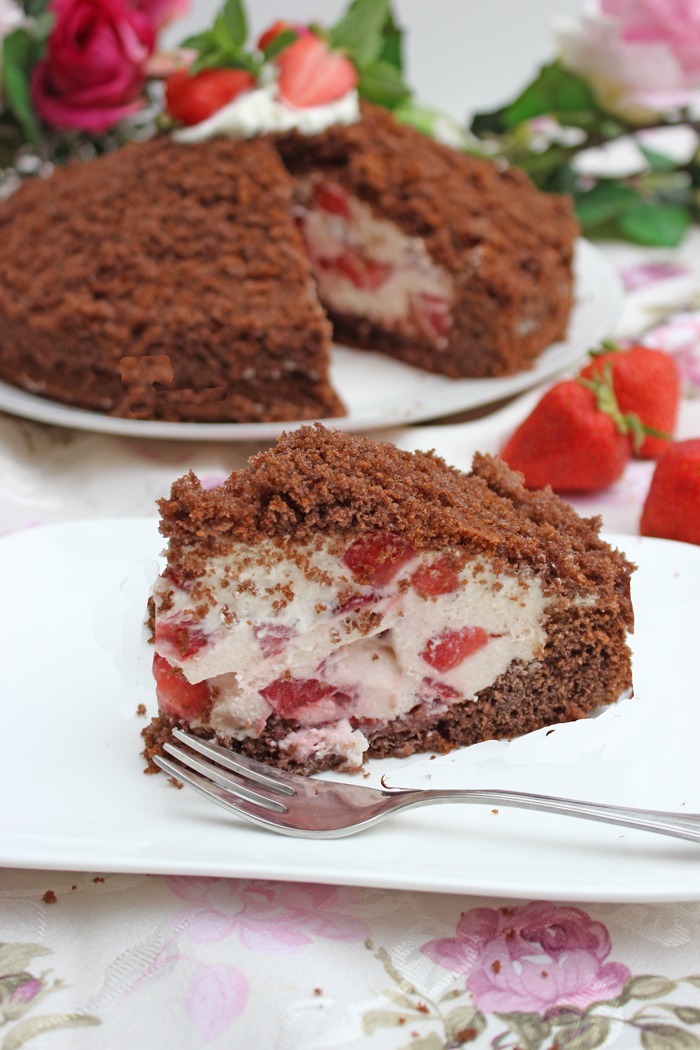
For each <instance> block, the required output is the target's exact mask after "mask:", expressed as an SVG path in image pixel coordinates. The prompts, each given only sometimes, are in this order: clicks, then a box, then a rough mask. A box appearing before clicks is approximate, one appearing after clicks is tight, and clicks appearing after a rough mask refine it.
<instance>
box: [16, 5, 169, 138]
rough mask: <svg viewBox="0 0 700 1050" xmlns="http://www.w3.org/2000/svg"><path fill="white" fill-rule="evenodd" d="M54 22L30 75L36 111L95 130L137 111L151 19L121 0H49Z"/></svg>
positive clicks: (51, 120)
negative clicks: (54, 18) (44, 56)
mask: <svg viewBox="0 0 700 1050" xmlns="http://www.w3.org/2000/svg"><path fill="white" fill-rule="evenodd" d="M51 10H52V11H53V12H54V14H55V15H56V24H55V26H54V28H53V31H52V33H51V36H50V37H49V42H48V50H47V55H46V58H45V59H44V60H43V61H42V62H40V63H39V64H38V65H37V66H36V68H35V70H34V73H33V77H32V98H33V101H34V106H35V108H36V111H37V113H38V114H39V116H40V117H41V118H42V120H44V121H45V122H46V123H47V124H49V125H51V126H52V127H55V128H77V129H79V130H81V131H88V132H92V133H93V134H98V133H99V132H101V131H106V130H107V129H108V128H111V127H113V126H114V125H115V124H117V123H118V122H119V121H120V120H122V119H123V118H124V117H127V116H129V115H130V114H131V113H134V112H136V110H138V109H139V108H140V107H141V105H142V100H141V99H140V98H139V95H140V93H141V89H142V88H143V84H144V81H145V77H146V64H147V62H148V59H149V56H150V55H151V53H152V51H153V46H154V43H155V31H154V29H153V26H152V24H151V21H150V19H149V18H148V17H147V16H146V15H145V14H144V13H143V12H142V11H136V10H134V9H132V8H131V7H129V6H128V4H127V3H126V0H54V2H53V4H52V5H51Z"/></svg>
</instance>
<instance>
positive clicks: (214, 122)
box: [172, 79, 360, 143]
mask: <svg viewBox="0 0 700 1050" xmlns="http://www.w3.org/2000/svg"><path fill="white" fill-rule="evenodd" d="M359 119H360V100H359V96H358V94H357V91H354V90H353V91H348V92H347V93H346V94H345V95H343V96H342V98H339V99H337V100H336V101H335V102H329V103H328V104H327V105H325V106H307V107H305V108H303V109H297V108H295V107H294V106H289V105H287V104H286V103H285V102H282V101H281V100H280V98H279V97H278V93H277V82H276V80H275V79H271V80H270V81H269V82H268V83H263V84H262V85H261V86H260V87H257V88H253V89H252V90H251V91H246V92H244V93H243V94H242V95H239V96H238V97H237V98H235V99H234V100H233V101H232V102H229V103H228V105H226V106H223V107H222V108H221V109H219V110H217V111H216V113H213V114H212V115H211V116H210V117H208V118H207V120H203V121H201V122H200V123H199V124H193V125H192V126H191V127H186V128H178V130H177V131H173V133H172V137H173V140H174V141H175V142H181V143H193V142H206V141H207V140H208V139H213V138H229V139H249V138H253V136H255V135H269V134H274V133H281V132H285V131H298V132H299V133H300V134H302V135H317V134H318V133H319V132H321V131H325V129H326V128H329V127H331V126H332V125H333V124H354V123H355V121H357V120H359Z"/></svg>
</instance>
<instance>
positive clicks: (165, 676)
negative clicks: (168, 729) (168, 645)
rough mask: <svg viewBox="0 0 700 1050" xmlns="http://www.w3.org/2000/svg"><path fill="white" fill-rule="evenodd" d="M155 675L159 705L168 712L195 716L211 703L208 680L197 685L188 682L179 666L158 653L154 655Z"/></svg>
mask: <svg viewBox="0 0 700 1050" xmlns="http://www.w3.org/2000/svg"><path fill="white" fill-rule="evenodd" d="M153 677H154V678H155V680H156V696H157V697H158V706H159V708H160V709H161V711H165V712H166V713H167V714H171V715H176V716H178V717H180V718H194V717H196V716H197V715H199V714H201V712H202V711H203V710H204V708H205V707H206V706H207V704H208V703H209V686H208V684H207V683H206V682H197V684H196V685H193V684H192V682H188V681H187V679H186V678H185V676H184V674H183V673H182V671H181V670H180V669H179V668H178V667H172V666H171V665H170V664H169V663H168V661H167V660H165V659H164V658H163V657H162V656H159V655H158V653H154V655H153Z"/></svg>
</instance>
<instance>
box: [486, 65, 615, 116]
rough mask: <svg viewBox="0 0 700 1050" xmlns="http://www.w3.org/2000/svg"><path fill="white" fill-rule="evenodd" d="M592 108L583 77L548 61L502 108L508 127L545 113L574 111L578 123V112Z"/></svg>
mask: <svg viewBox="0 0 700 1050" xmlns="http://www.w3.org/2000/svg"><path fill="white" fill-rule="evenodd" d="M596 110H597V104H596V100H595V97H594V95H593V93H592V91H591V89H590V88H589V86H588V84H587V83H586V81H585V80H583V79H582V78H581V77H579V76H577V75H576V74H575V73H570V72H569V71H568V70H566V69H564V68H563V67H562V66H560V65H559V63H558V62H552V63H550V64H549V65H547V66H543V67H542V68H541V69H540V72H539V75H538V76H537V77H536V79H535V80H533V82H532V83H531V84H529V85H528V86H527V87H526V88H525V90H524V91H523V92H522V93H521V94H520V95H519V96H518V98H516V99H515V101H514V102H512V103H511V104H510V105H509V106H507V107H506V108H505V111H504V113H503V120H504V123H505V125H506V127H510V128H512V127H515V125H517V124H522V122H523V121H525V120H532V118H533V117H541V116H544V115H545V114H547V115H550V116H554V117H560V118H564V117H565V116H567V115H568V117H569V118H571V117H572V116H574V115H576V116H577V123H578V122H580V121H581V119H582V118H581V114H582V113H585V114H589V113H590V112H591V111H596ZM562 123H564V124H566V123H570V119H569V120H565V119H562Z"/></svg>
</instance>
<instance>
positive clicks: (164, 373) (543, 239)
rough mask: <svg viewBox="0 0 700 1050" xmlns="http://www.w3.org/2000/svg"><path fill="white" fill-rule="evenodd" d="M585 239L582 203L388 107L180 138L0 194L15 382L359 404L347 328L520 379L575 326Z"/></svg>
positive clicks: (125, 411) (103, 402)
mask: <svg viewBox="0 0 700 1050" xmlns="http://www.w3.org/2000/svg"><path fill="white" fill-rule="evenodd" d="M243 101H244V100H242V102H241V104H243ZM236 104H237V103H236ZM576 232H577V227H576V223H575V220H574V218H573V214H572V210H571V206H570V203H569V201H568V200H567V199H565V198H563V197H553V196H550V195H546V194H543V193H540V192H539V191H538V190H536V189H535V188H534V186H533V185H532V184H531V183H530V182H529V180H528V179H527V178H526V176H525V175H523V174H522V173H519V172H517V171H515V170H512V169H509V168H502V167H499V166H497V165H495V164H494V163H492V162H491V161H489V160H486V159H482V158H477V157H473V156H470V155H468V154H466V153H464V152H460V151H457V150H454V149H451V148H449V147H447V146H444V145H441V144H440V143H438V142H435V141H433V140H432V139H430V138H428V137H427V136H425V135H423V134H421V133H420V132H418V131H416V130H415V129H413V128H411V127H407V126H404V125H401V124H399V123H398V122H397V121H396V120H395V118H394V117H393V115H392V114H391V113H389V112H388V111H385V110H383V109H380V108H379V107H377V106H373V105H370V104H367V103H365V104H364V105H363V106H362V109H361V111H360V112H359V118H358V119H356V120H352V121H347V122H344V123H336V124H331V125H330V126H329V127H327V128H326V129H325V130H323V131H321V132H318V133H315V134H308V133H305V134H301V133H300V132H298V131H292V132H279V133H274V134H273V133H268V134H258V135H256V136H254V137H251V138H249V139H245V138H243V139H238V140H235V141H234V140H231V139H230V138H229V139H227V138H216V137H214V138H212V139H211V140H209V141H201V142H182V141H174V140H173V139H172V138H170V137H166V136H160V137H157V138H155V139H153V140H151V141H147V142H144V143H139V144H131V145H128V146H126V147H124V148H123V149H121V150H118V151H116V152H114V153H112V154H109V155H106V156H102V157H100V158H97V159H95V160H92V161H89V162H86V163H83V164H75V165H73V166H71V167H68V168H64V169H61V170H57V171H55V172H54V173H53V174H52V175H51V176H50V177H49V178H47V179H40V180H35V181H33V182H30V183H27V184H25V185H24V186H22V187H21V188H20V189H19V190H18V191H17V192H16V193H15V194H14V195H13V196H12V197H11V198H10V199H9V200H7V201H6V202H4V203H2V204H1V205H0V379H2V380H4V381H5V382H7V383H10V384H13V385H15V386H18V387H21V388H23V389H24V390H27V391H30V392H32V393H34V394H39V395H41V396H44V397H47V398H52V399H55V400H57V401H62V402H66V403H68V404H71V405H76V406H80V407H82V408H86V409H91V410H93V411H96V412H103V413H108V414H111V415H115V416H124V417H130V418H139V419H161V420H187V421H193V420H194V421H196V420H202V421H217V422H224V421H236V422H250V421H265V420H270V421H272V420H297V419H299V420H303V419H319V418H328V417H334V416H341V415H343V414H344V411H345V410H344V408H343V404H342V401H341V398H340V396H339V394H338V392H336V391H334V390H333V388H332V387H331V385H330V382H329V373H328V368H329V351H330V342H331V336H332V334H333V335H334V337H335V339H336V340H338V341H340V342H345V343H349V344H351V345H352V346H355V347H359V348H366V349H372V350H379V351H384V352H386V353H388V354H391V355H393V356H394V357H397V358H400V359H401V360H402V361H405V362H407V363H409V364H411V365H415V366H417V367H419V368H421V369H426V370H428V371H430V372H436V373H440V374H442V375H445V376H449V377H466V376H500V375H505V374H508V373H512V372H516V371H519V370H523V369H527V368H528V367H530V366H531V364H532V362H533V360H534V359H535V358H536V356H537V355H538V354H539V353H540V352H541V351H542V350H543V349H544V348H545V347H547V346H548V345H550V344H551V343H552V342H553V341H554V340H557V339H559V338H560V337H562V336H563V335H564V333H565V330H566V325H567V319H568V316H569V312H570V309H571V305H572V288H573V277H572V251H573V244H574V240H575V237H576ZM331 324H332V325H333V330H332V329H331Z"/></svg>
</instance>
